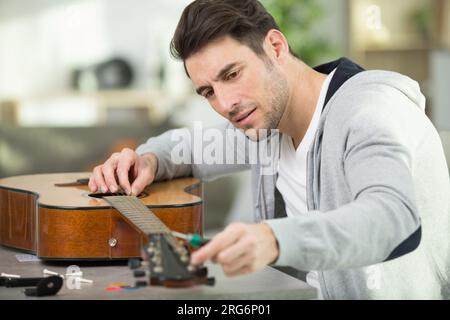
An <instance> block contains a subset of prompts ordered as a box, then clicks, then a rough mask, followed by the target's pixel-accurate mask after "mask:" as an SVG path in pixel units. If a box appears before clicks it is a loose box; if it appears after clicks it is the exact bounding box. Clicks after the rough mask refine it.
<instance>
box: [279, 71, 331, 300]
mask: <svg viewBox="0 0 450 320" xmlns="http://www.w3.org/2000/svg"><path fill="white" fill-rule="evenodd" d="M335 71H336V70H334V71H333V72H331V73H330V74H329V75H328V77H327V78H326V79H325V81H324V83H323V85H322V89H321V90H320V96H319V100H318V101H317V105H316V110H315V111H314V115H313V117H312V119H311V123H310V124H309V127H308V130H307V131H306V134H305V136H304V138H303V140H302V141H301V143H300V145H299V146H298V148H297V150H295V148H294V143H293V141H292V138H291V137H289V136H287V135H283V137H282V139H281V153H280V161H279V163H278V179H277V189H278V190H279V191H280V193H281V195H282V196H283V200H284V202H285V207H286V214H287V216H288V217H299V216H302V215H306V214H307V213H308V209H307V204H306V160H307V159H306V157H307V154H308V150H309V148H310V146H311V144H312V142H313V141H314V137H315V135H316V131H317V127H318V126H319V120H320V116H321V114H322V110H323V107H324V103H325V98H326V95H327V91H328V87H329V85H330V82H331V79H332V78H333V75H334V73H335ZM306 280H307V283H308V284H309V285H311V286H313V287H315V288H317V289H318V290H319V297H321V294H320V285H319V281H318V275H317V272H315V271H311V272H309V273H308V275H307V278H306Z"/></svg>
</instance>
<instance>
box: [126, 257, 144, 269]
mask: <svg viewBox="0 0 450 320" xmlns="http://www.w3.org/2000/svg"><path fill="white" fill-rule="evenodd" d="M141 265H142V262H141V260H140V259H136V258H133V259H129V260H128V267H129V268H130V269H132V270H133V269H137V268H140V267H141Z"/></svg>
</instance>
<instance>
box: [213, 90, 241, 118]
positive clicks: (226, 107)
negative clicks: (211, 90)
mask: <svg viewBox="0 0 450 320" xmlns="http://www.w3.org/2000/svg"><path fill="white" fill-rule="evenodd" d="M216 98H217V101H218V103H219V107H220V110H221V113H222V114H225V115H228V114H229V113H230V111H232V110H234V109H236V106H237V105H239V98H238V95H237V94H236V92H233V91H231V90H228V91H225V90H221V91H219V92H216Z"/></svg>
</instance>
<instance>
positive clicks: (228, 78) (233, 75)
mask: <svg viewBox="0 0 450 320" xmlns="http://www.w3.org/2000/svg"><path fill="white" fill-rule="evenodd" d="M238 75H239V70H237V71H233V72H231V73H230V74H228V76H227V80H233V79H235V78H237V76H238Z"/></svg>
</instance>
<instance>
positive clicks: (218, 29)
mask: <svg viewBox="0 0 450 320" xmlns="http://www.w3.org/2000/svg"><path fill="white" fill-rule="evenodd" d="M171 49H172V54H173V55H174V56H176V57H178V58H180V59H181V60H182V61H183V63H184V66H185V70H186V73H187V75H188V76H189V77H190V79H191V80H192V83H193V85H194V86H195V89H196V91H197V93H198V94H200V95H202V96H203V97H205V98H206V99H207V100H208V101H209V103H210V105H211V106H212V107H213V108H214V110H215V111H217V112H218V113H219V114H220V115H222V116H223V117H224V118H226V119H228V120H229V124H228V126H227V128H229V127H231V126H234V127H235V128H238V129H239V130H241V131H243V132H245V134H246V135H248V136H249V137H250V138H251V139H252V140H259V142H257V143H258V144H264V143H268V141H271V140H273V137H272V136H271V133H272V132H269V133H268V134H266V135H265V134H264V129H268V130H271V131H275V129H278V130H279V132H280V133H281V139H280V143H281V146H280V153H279V154H276V155H275V157H276V158H277V159H278V160H279V163H278V166H277V169H278V170H277V172H275V174H273V175H262V174H261V170H260V169H261V165H260V164H253V165H249V164H248V163H246V165H235V166H229V165H217V164H215V165H206V164H186V163H184V164H177V163H175V162H174V161H173V159H172V158H171V150H172V149H173V148H174V147H175V144H176V143H177V142H174V141H173V139H171V136H173V135H174V134H175V133H180V131H183V130H184V129H180V130H175V131H170V132H167V133H165V134H163V135H161V136H159V137H156V138H151V139H149V140H148V142H147V143H146V144H144V145H141V146H140V147H139V148H138V149H137V150H136V152H134V151H132V150H129V149H125V150H123V151H122V152H121V153H118V154H113V155H112V156H111V157H110V158H109V159H108V160H107V161H106V162H105V163H104V164H103V165H100V166H98V167H96V168H95V170H94V172H93V174H92V176H91V179H90V182H89V186H90V189H91V190H92V191H96V190H102V191H103V192H106V191H107V190H110V191H112V192H115V191H116V190H117V189H118V188H119V187H121V188H123V189H124V190H126V191H127V192H128V193H130V194H138V193H140V192H141V191H142V190H143V189H144V188H145V186H147V185H148V184H150V183H152V182H153V181H157V180H162V179H172V178H175V177H182V176H188V175H194V176H197V177H200V178H202V179H206V178H212V177H214V176H217V175H222V174H225V173H229V172H235V171H237V170H242V169H246V168H251V169H252V173H253V181H254V190H253V191H254V196H255V197H254V198H255V208H254V209H255V217H256V221H257V222H258V223H256V224H250V225H247V224H239V223H237V224H232V225H230V226H228V227H227V228H225V230H223V231H222V232H221V233H219V234H218V235H217V236H215V237H214V238H213V239H212V240H211V241H210V242H209V243H208V244H207V245H205V246H204V247H203V248H201V249H200V250H198V251H197V252H196V253H194V254H193V255H192V260H191V263H192V264H200V263H203V262H205V261H207V260H212V261H214V262H217V263H219V264H221V266H222V268H223V271H224V273H225V274H227V275H229V276H236V275H241V274H246V273H250V272H254V271H257V270H260V269H261V268H263V267H264V266H266V265H288V266H293V267H295V268H297V269H299V270H304V271H309V274H308V275H309V277H308V282H309V283H311V284H312V285H315V286H316V287H317V288H318V289H319V292H320V295H321V297H323V298H326V299H339V298H350V299H366V298H387V299H389V298H394V299H398V298H442V297H450V295H449V285H448V283H449V279H448V277H449V275H450V247H449V245H450V238H449V232H448V230H449V228H450V204H449V198H450V197H449V195H450V183H449V176H448V169H447V164H446V161H445V158H444V153H443V149H442V145H441V142H440V140H439V136H438V134H437V132H436V130H435V129H434V127H433V126H432V124H431V123H430V121H429V120H428V119H427V118H426V116H425V114H424V105H425V99H424V97H423V95H422V94H421V93H420V90H419V88H418V85H417V83H416V82H414V81H412V80H411V79H409V78H407V77H405V76H402V75H400V74H396V73H392V72H386V71H364V70H363V69H362V68H361V67H359V66H358V65H356V64H354V63H352V62H351V61H349V60H347V59H340V60H338V61H335V62H331V63H329V64H326V65H323V66H320V67H317V68H315V69H312V68H310V67H309V66H307V65H305V64H304V63H303V62H302V61H301V60H300V59H298V58H296V57H295V56H294V55H293V54H292V53H291V51H290V49H289V45H288V42H287V40H286V38H285V37H284V35H283V34H282V33H281V32H280V31H279V29H278V27H277V24H276V23H275V21H274V20H273V18H272V17H271V16H270V15H269V14H268V13H267V12H266V10H265V9H264V7H263V6H262V5H261V4H260V3H259V2H258V1H256V0H245V1H243V0H217V1H212V0H196V1H194V2H193V3H191V4H190V5H189V6H188V7H187V8H186V9H185V10H184V12H183V14H182V17H181V19H180V22H179V24H178V27H177V29H176V32H175V35H174V38H173V40H172V46H171ZM223 130H225V128H223ZM183 132H185V130H184V131H183ZM185 147H187V148H189V146H185ZM189 150H191V151H192V149H189ZM227 151H228V152H229V150H227V149H226V150H225V152H227ZM192 152H193V151H192ZM232 152H235V153H237V155H236V156H237V157H242V156H244V157H247V153H248V150H247V149H243V148H241V149H240V148H239V147H238V151H236V150H232ZM129 176H131V181H129ZM116 177H117V178H116Z"/></svg>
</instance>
